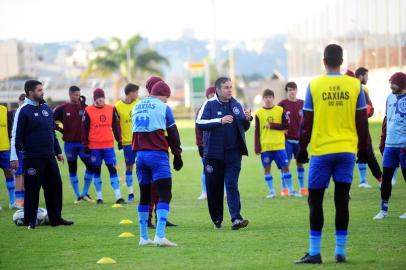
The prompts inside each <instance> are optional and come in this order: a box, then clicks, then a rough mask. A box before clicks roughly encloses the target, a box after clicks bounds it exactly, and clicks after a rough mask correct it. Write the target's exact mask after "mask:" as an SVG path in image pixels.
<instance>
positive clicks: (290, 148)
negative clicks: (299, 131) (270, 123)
mask: <svg viewBox="0 0 406 270" xmlns="http://www.w3.org/2000/svg"><path fill="white" fill-rule="evenodd" d="M285 149H286V156H287V157H288V160H291V159H292V157H294V158H295V159H296V158H297V154H298V153H299V142H297V143H294V142H291V141H288V140H286V142H285Z"/></svg>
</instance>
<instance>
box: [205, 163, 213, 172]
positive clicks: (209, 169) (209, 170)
mask: <svg viewBox="0 0 406 270" xmlns="http://www.w3.org/2000/svg"><path fill="white" fill-rule="evenodd" d="M206 172H208V173H212V172H213V167H212V166H211V165H206Z"/></svg>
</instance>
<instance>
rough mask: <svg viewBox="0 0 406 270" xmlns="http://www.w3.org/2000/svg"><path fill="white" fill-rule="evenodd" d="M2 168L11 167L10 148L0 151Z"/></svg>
mask: <svg viewBox="0 0 406 270" xmlns="http://www.w3.org/2000/svg"><path fill="white" fill-rule="evenodd" d="M0 168H2V169H10V168H11V164H10V150H7V151H0Z"/></svg>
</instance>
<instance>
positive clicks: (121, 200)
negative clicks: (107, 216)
mask: <svg viewBox="0 0 406 270" xmlns="http://www.w3.org/2000/svg"><path fill="white" fill-rule="evenodd" d="M116 203H117V204H127V203H126V201H124V199H123V198H120V199H118V200H117V201H116Z"/></svg>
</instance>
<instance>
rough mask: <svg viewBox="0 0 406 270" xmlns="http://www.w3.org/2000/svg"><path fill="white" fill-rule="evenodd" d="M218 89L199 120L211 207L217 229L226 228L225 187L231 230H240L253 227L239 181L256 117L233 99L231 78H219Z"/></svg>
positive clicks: (204, 105) (198, 125)
mask: <svg viewBox="0 0 406 270" xmlns="http://www.w3.org/2000/svg"><path fill="white" fill-rule="evenodd" d="M215 87H216V95H215V96H214V97H212V98H211V99H209V100H206V102H205V103H204V104H203V106H202V107H201V109H200V111H199V114H198V115H197V118H196V124H197V127H198V128H199V129H200V130H203V131H204V140H205V143H204V154H203V156H204V167H205V174H206V187H207V204H208V207H209V213H210V217H211V220H212V222H213V224H214V228H215V229H220V228H222V222H223V208H224V206H223V204H224V203H223V201H224V183H225V185H226V192H227V203H228V209H229V212H230V216H231V222H232V226H231V228H232V229H233V230H238V229H241V228H244V227H247V226H248V223H249V221H248V220H246V219H244V218H243V217H242V216H241V201H240V192H239V190H238V177H239V174H240V170H241V159H242V155H248V149H247V145H246V142H245V132H246V131H247V130H248V129H249V127H250V124H251V123H250V121H252V116H251V110H248V109H247V110H243V107H242V105H241V104H240V103H239V102H238V101H237V100H235V99H234V98H233V97H232V84H231V80H230V79H229V78H226V77H220V78H218V79H217V80H216V82H215Z"/></svg>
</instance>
